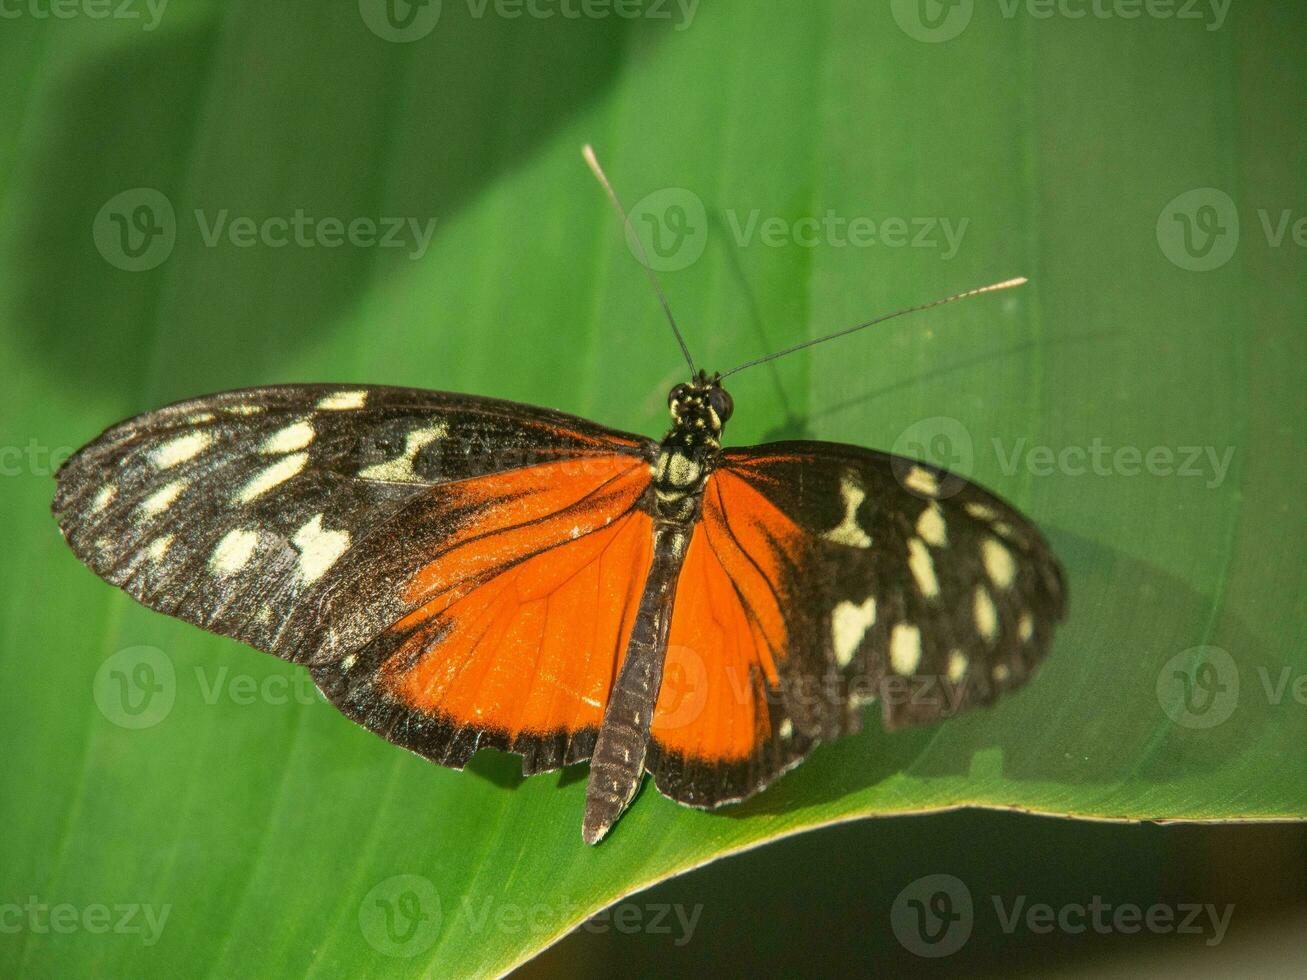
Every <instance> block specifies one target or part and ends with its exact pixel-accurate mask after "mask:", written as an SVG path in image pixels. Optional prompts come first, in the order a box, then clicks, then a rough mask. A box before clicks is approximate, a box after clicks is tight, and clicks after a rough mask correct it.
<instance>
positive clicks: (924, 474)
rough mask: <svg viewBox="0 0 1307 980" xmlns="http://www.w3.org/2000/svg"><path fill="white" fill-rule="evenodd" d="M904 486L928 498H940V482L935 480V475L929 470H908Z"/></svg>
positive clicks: (919, 468)
mask: <svg viewBox="0 0 1307 980" xmlns="http://www.w3.org/2000/svg"><path fill="white" fill-rule="evenodd" d="M903 485H904V486H905V487H907V488H908V489H909V490H915V491H916V492H917V493H920V494H924V495H926V496H927V497H937V496H939V481H938V480H937V479H935V474H934V473H931V472H930V471H929V470H923V469H922V468H921V467H920V466H914V467H912V469H910V470H908V475H907V478H906V479H904V481H903Z"/></svg>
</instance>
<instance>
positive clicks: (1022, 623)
mask: <svg viewBox="0 0 1307 980" xmlns="http://www.w3.org/2000/svg"><path fill="white" fill-rule="evenodd" d="M1034 635H1035V620H1034V618H1033V617H1032V616H1031V615H1030V613H1028V612H1023V613H1022V614H1021V618H1020V619H1019V620H1017V636H1019V637H1021V642H1022V643H1029V642H1030V638H1031V637H1032V636H1034Z"/></svg>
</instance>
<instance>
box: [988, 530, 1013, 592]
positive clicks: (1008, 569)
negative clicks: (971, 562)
mask: <svg viewBox="0 0 1307 980" xmlns="http://www.w3.org/2000/svg"><path fill="white" fill-rule="evenodd" d="M980 557H981V560H982V561H984V563H985V574H986V575H988V576H989V580H990V581H991V582H993V583H994V584H995V585H997V586H998V587H999V588H1000V589H1010V588H1012V582H1013V581H1014V580H1015V579H1016V577H1017V563H1016V562H1015V561H1014V560H1013V559H1012V552H1010V551H1008V550H1007V549H1006V548H1004V547H1003V546H1002V545H1001V544H999V543H998V540H997V539H996V538H986V539H985V540H984V541H982V542H980Z"/></svg>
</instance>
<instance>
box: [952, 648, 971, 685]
mask: <svg viewBox="0 0 1307 980" xmlns="http://www.w3.org/2000/svg"><path fill="white" fill-rule="evenodd" d="M966 672H967V655H966V654H965V653H963V652H962V651H961V650H950V651H949V655H948V679H949V680H951V681H960V680H962V676H963V675H964V674H965V673H966Z"/></svg>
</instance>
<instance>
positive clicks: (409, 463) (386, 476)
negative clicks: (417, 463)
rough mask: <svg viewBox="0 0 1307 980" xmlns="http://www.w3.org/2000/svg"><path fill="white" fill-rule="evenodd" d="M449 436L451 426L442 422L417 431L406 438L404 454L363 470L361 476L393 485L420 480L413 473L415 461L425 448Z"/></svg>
mask: <svg viewBox="0 0 1307 980" xmlns="http://www.w3.org/2000/svg"><path fill="white" fill-rule="evenodd" d="M448 434H449V426H447V425H445V423H444V422H441V423H440V424H438V425H434V426H432V427H431V428H429V429H415V430H413V431H412V432H410V433H409V434H408V435H406V436H405V437H404V452H403V454H402V455H401V456H399V457H398V458H397V459H388V460H386V462H384V463H377V464H376V465H375V466H369V467H368V468H367V469H365V470H362V471H361V472H360V473H359V476H361V477H363V478H364V479H365V480H386V481H388V482H391V483H412V482H413V481H415V480H417V479H418V475H417V473H415V472H414V471H413V461H414V460H416V459H417V455H418V453H419V452H421V451H422V447H423V446H427V445H430V444H431V443H433V442H435V441H436V440H437V439H443V438H444V437H445V436H446V435H448Z"/></svg>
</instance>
